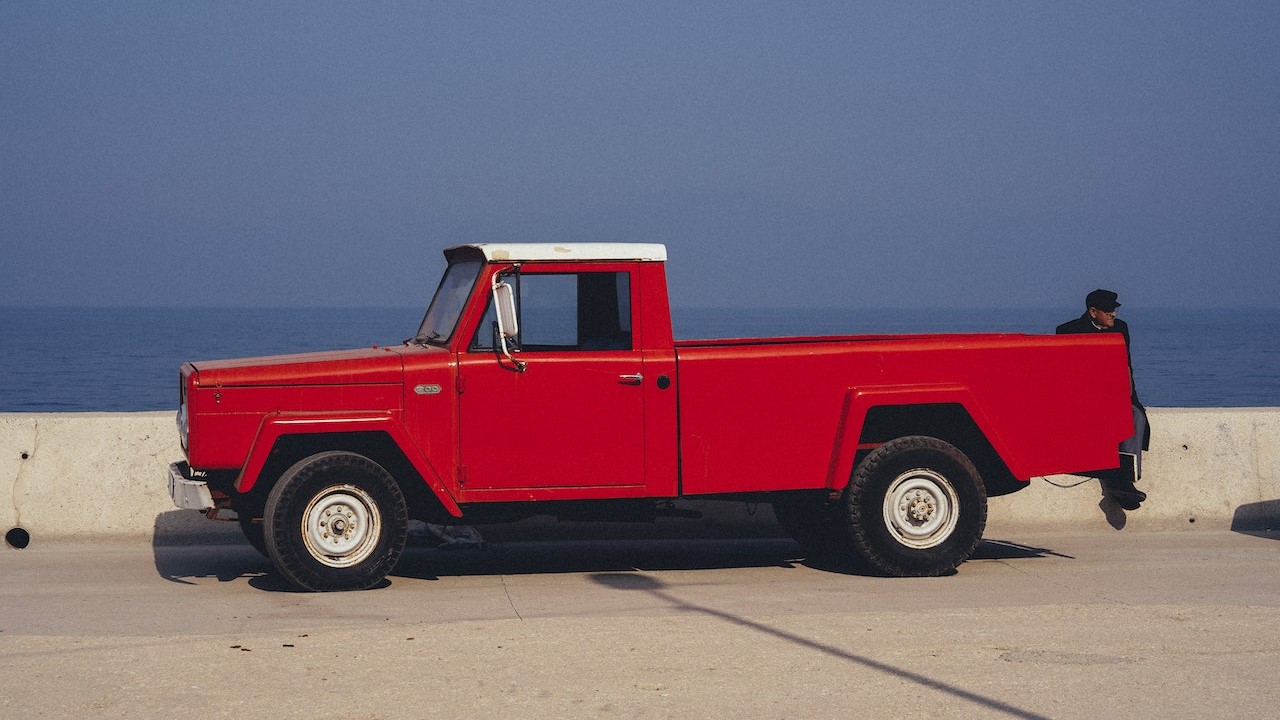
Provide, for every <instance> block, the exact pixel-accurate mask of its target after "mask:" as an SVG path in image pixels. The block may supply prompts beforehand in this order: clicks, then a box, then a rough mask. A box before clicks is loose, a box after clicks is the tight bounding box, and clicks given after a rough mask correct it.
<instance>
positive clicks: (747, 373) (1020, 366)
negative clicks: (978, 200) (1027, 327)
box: [675, 334, 1131, 495]
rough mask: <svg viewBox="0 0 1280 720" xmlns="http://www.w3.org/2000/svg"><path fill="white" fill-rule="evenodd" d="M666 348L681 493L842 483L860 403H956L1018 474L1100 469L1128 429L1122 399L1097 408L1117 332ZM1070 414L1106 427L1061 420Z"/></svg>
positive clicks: (1113, 376) (1123, 393)
mask: <svg viewBox="0 0 1280 720" xmlns="http://www.w3.org/2000/svg"><path fill="white" fill-rule="evenodd" d="M675 347H676V357H677V367H678V374H679V384H678V387H679V404H680V450H681V482H682V484H681V489H680V491H681V494H685V495H698V494H706V493H723V492H730V491H736V492H742V491H769V490H791V489H806V488H823V487H826V488H839V487H843V485H844V483H845V482H846V481H847V480H848V477H849V473H850V472H851V470H852V467H853V461H854V457H855V455H856V453H857V451H858V448H859V445H860V444H862V443H861V440H862V432H861V430H862V425H863V420H864V419H865V417H866V414H867V412H868V410H869V409H870V408H872V407H881V406H899V405H911V406H921V405H956V404H959V405H961V406H963V407H964V409H965V410H966V411H967V413H968V415H969V416H970V417H972V419H973V421H974V423H976V424H977V426H978V427H979V428H980V429H981V430H982V431H983V433H984V435H985V436H986V438H987V440H988V441H989V442H990V443H991V445H992V446H993V447H994V449H995V450H996V451H997V452H998V453H999V455H1000V456H1001V457H1002V458H1003V459H1004V461H1005V462H1006V463H1007V465H1008V469H1009V471H1010V472H1011V473H1012V474H1013V476H1014V477H1015V478H1017V479H1019V480H1027V479H1029V478H1031V477H1035V476H1039V475H1047V474H1052V473H1058V472H1070V471H1082V470H1086V469H1096V468H1105V467H1112V466H1114V465H1115V463H1116V445H1117V444H1118V443H1119V442H1120V440H1122V439H1123V438H1125V437H1127V436H1128V435H1129V434H1130V432H1131V428H1130V427H1128V426H1127V425H1126V424H1125V423H1124V422H1123V421H1122V420H1123V418H1127V417H1128V416H1129V415H1128V413H1127V411H1126V410H1125V409H1124V408H1115V409H1112V410H1113V411H1111V412H1098V409H1099V408H1101V407H1105V406H1106V405H1107V404H1108V403H1110V404H1113V405H1116V404H1118V403H1121V402H1127V399H1128V395H1129V393H1128V387H1129V379H1128V375H1127V370H1126V367H1127V364H1126V362H1125V358H1124V353H1125V350H1124V344H1123V342H1122V340H1121V339H1120V338H1119V336H1116V337H1102V336H1084V335H1073V336H1055V335H1027V334H968V335H953V334H946V335H856V336H840V337H789V338H733V339H717V340H683V341H679V342H677V343H676V344H675ZM1045 408H1053V409H1055V412H1052V413H1046V412H1045ZM1079 417H1101V418H1107V419H1109V420H1104V422H1110V423H1112V424H1111V425H1110V426H1107V427H1102V428H1099V427H1096V426H1094V427H1080V426H1078V425H1072V424H1070V423H1065V422H1062V420H1063V419H1064V418H1079ZM1082 465H1087V466H1088V467H1082Z"/></svg>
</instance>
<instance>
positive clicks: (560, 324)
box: [471, 272, 632, 352]
mask: <svg viewBox="0 0 1280 720" xmlns="http://www.w3.org/2000/svg"><path fill="white" fill-rule="evenodd" d="M508 282H512V283H514V284H515V286H516V289H517V296H516V306H517V309H518V312H519V315H520V337H519V338H518V343H517V349H518V350H519V351H523V352H538V351H575V350H577V351H591V350H630V349H631V346H632V345H631V275H630V273H625V272H582V273H521V274H520V277H519V279H518V280H516V279H514V278H512V279H510V280H508ZM493 323H494V309H493V301H492V298H491V299H490V301H489V307H488V308H486V310H485V314H484V320H483V321H482V322H481V323H480V327H479V328H478V329H477V331H476V336H475V338H474V339H473V340H472V343H471V349H472V350H489V351H492V350H493Z"/></svg>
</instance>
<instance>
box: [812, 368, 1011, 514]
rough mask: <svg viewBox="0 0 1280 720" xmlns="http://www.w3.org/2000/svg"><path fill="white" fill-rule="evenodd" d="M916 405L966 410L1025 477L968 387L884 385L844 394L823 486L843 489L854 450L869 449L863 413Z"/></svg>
mask: <svg viewBox="0 0 1280 720" xmlns="http://www.w3.org/2000/svg"><path fill="white" fill-rule="evenodd" d="M918 405H958V406H960V407H961V408H963V409H964V410H965V411H966V412H968V413H969V417H970V418H972V419H973V422H974V423H975V424H976V425H977V427H978V430H979V431H980V432H981V433H982V434H983V435H984V436H985V437H986V440H987V442H989V443H990V444H991V447H992V449H994V450H995V452H996V454H997V455H998V456H999V457H1000V459H1001V460H1003V461H1004V463H1005V464H1006V465H1007V466H1008V469H1009V471H1010V472H1011V473H1012V474H1013V475H1014V476H1015V477H1018V478H1026V477H1029V476H1027V475H1023V474H1020V473H1021V470H1020V467H1019V466H1018V465H1017V463H1016V462H1015V460H1016V459H1015V458H1013V457H1011V455H1010V453H1009V448H1008V447H1007V444H1006V443H1005V441H1003V440H1002V439H1001V437H1000V435H999V433H997V432H995V431H994V429H993V425H992V423H991V422H990V419H989V418H987V417H986V415H985V414H984V413H983V412H982V409H981V408H980V407H979V406H978V404H977V402H976V401H975V400H974V397H973V393H972V392H971V391H970V390H969V388H967V387H965V386H963V385H956V384H941V385H888V386H879V387H874V388H850V389H849V391H848V393H847V394H846V395H845V400H844V411H843V414H842V416H841V421H840V425H839V427H838V429H837V435H836V443H835V447H834V448H833V450H832V454H831V466H830V470H829V474H828V477H827V487H828V488H830V489H840V488H843V487H844V486H845V484H846V483H847V482H848V481H849V478H850V477H851V476H852V474H853V465H854V462H855V461H856V459H857V456H858V451H859V450H869V449H871V448H870V447H867V448H863V447H861V446H860V442H861V439H862V433H863V429H864V427H865V424H866V420H867V414H868V413H869V412H870V411H871V410H872V409H873V408H877V407H888V406H918Z"/></svg>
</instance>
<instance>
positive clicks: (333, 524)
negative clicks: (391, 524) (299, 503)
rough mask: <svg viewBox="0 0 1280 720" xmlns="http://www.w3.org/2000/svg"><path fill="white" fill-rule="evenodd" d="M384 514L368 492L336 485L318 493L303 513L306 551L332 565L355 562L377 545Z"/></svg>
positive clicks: (361, 559) (303, 533)
mask: <svg viewBox="0 0 1280 720" xmlns="http://www.w3.org/2000/svg"><path fill="white" fill-rule="evenodd" d="M381 520H382V517H381V514H380V513H379V512H378V506H377V503H376V502H374V500H373V498H372V497H370V496H369V494H368V493H367V492H365V491H364V490H362V489H361V488H358V487H356V486H354V485H334V486H332V487H328V488H325V489H324V490H322V491H320V492H319V493H316V495H315V497H314V498H312V500H311V502H310V503H308V504H307V507H306V509H305V510H304V511H303V514H302V537H303V540H304V543H305V544H306V547H307V552H308V553H310V554H311V556H312V557H313V558H315V559H316V560H318V561H320V562H322V563H324V564H325V565H328V566H330V567H349V566H351V565H356V564H358V563H360V562H361V561H363V560H364V559H365V558H367V557H369V555H370V554H371V553H372V552H373V551H374V548H375V547H376V546H377V544H378V528H379V526H380V524H381Z"/></svg>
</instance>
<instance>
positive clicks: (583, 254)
mask: <svg viewBox="0 0 1280 720" xmlns="http://www.w3.org/2000/svg"><path fill="white" fill-rule="evenodd" d="M458 247H460V248H462V247H466V248H475V249H476V250H479V251H480V252H482V253H484V257H485V259H486V260H489V261H490V262H493V261H497V262H546V261H553V260H641V261H647V262H665V261H666V259H667V246H666V245H662V244H659V243H605V242H601V243H564V244H557V243H468V244H466V245H459V246H458ZM450 249H451V250H452V249H454V248H450Z"/></svg>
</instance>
